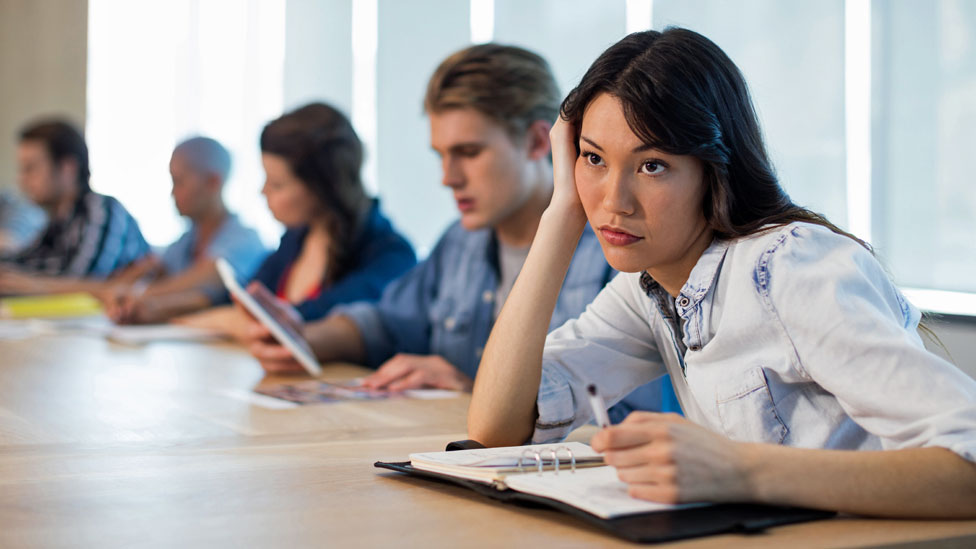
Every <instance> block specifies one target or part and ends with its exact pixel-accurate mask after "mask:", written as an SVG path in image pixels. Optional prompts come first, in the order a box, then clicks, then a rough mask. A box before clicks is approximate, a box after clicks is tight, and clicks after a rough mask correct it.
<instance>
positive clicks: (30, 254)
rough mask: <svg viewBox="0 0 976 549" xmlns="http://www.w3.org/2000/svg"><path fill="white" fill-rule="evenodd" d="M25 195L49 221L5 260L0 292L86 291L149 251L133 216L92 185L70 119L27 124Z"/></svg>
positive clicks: (22, 156) (20, 159)
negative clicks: (90, 284) (24, 247)
mask: <svg viewBox="0 0 976 549" xmlns="http://www.w3.org/2000/svg"><path fill="white" fill-rule="evenodd" d="M17 163H18V168H19V177H18V179H19V183H20V187H21V190H22V191H23V193H24V195H25V196H27V197H28V198H30V199H31V200H32V201H33V202H34V203H35V204H37V205H38V206H40V207H41V208H42V209H44V210H45V211H46V212H47V214H48V220H49V221H48V225H47V227H46V228H45V229H44V231H43V232H42V233H41V235H40V236H39V237H38V238H37V239H36V240H35V241H34V242H33V243H32V244H31V245H29V246H28V247H27V248H26V249H24V250H22V251H21V252H20V253H18V254H17V255H15V256H14V257H13V258H12V259H11V260H10V261H8V262H7V263H5V264H4V266H3V267H2V268H0V294H33V293H51V292H68V291H84V290H88V289H89V288H88V287H87V285H88V284H89V283H90V281H93V280H95V281H97V280H103V279H105V278H107V277H108V276H110V275H111V274H112V273H114V272H116V271H118V270H120V269H123V268H125V267H127V266H128V265H129V264H131V263H132V262H133V261H136V260H138V259H140V258H142V257H143V256H145V255H146V254H147V253H149V245H148V244H147V243H146V240H145V239H144V238H143V236H142V233H141V232H140V231H139V226H138V224H137V223H136V221H135V219H133V218H132V216H131V215H130V214H129V212H128V211H126V209H125V208H124V207H123V206H122V204H120V203H119V201H118V200H116V199H114V198H112V197H110V196H105V195H101V194H98V193H95V192H93V191H92V190H91V188H90V187H89V185H88V180H89V175H90V172H89V169H88V147H87V145H86V144H85V140H84V138H83V137H82V136H81V133H79V132H78V130H76V129H75V128H74V127H73V126H72V125H70V124H68V123H66V122H63V121H60V120H52V121H43V122H39V123H36V124H32V125H30V126H28V127H26V128H25V129H24V130H23V131H21V134H20V144H19V146H18V148H17Z"/></svg>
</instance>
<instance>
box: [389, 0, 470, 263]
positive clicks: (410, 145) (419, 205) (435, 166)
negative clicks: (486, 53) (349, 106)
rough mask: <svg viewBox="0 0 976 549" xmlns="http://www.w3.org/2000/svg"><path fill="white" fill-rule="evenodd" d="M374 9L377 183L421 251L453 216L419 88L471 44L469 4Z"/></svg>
mask: <svg viewBox="0 0 976 549" xmlns="http://www.w3.org/2000/svg"><path fill="white" fill-rule="evenodd" d="M378 7H379V10H378V14H379V21H378V26H377V33H378V43H377V59H376V78H377V79H376V102H377V112H376V120H377V136H378V139H377V144H378V147H377V151H375V154H376V155H377V162H378V169H377V184H378V187H379V193H380V196H381V197H382V198H383V200H384V202H383V207H384V209H385V210H386V211H387V212H388V213H389V214H390V215H391V216H392V217H393V220H394V222H395V223H396V224H397V226H398V227H399V228H400V229H401V230H403V231H404V232H405V233H406V235H407V236H408V237H409V238H410V240H411V241H412V242H414V244H415V245H416V246H417V247H418V251H419V252H420V253H422V254H423V253H425V252H427V251H429V250H428V249H427V248H429V247H430V246H432V245H433V243H434V242H435V241H436V240H437V237H438V236H440V234H441V233H442V232H443V231H444V228H445V227H446V226H447V225H448V224H449V223H450V222H451V221H453V220H454V219H457V217H458V216H457V209H456V207H455V205H454V201H453V200H452V199H451V195H450V193H449V192H448V191H447V190H446V189H444V188H443V187H442V186H441V170H440V164H439V161H438V159H437V156H436V155H435V154H434V153H433V151H431V149H430V129H429V127H428V123H427V118H426V116H425V115H424V113H423V99H424V91H425V90H426V87H427V80H428V79H429V78H430V75H431V74H432V73H433V72H434V69H436V68H437V65H438V64H440V62H441V61H442V60H443V59H444V58H445V57H447V55H448V54H450V53H452V52H454V51H455V50H459V49H461V48H463V47H466V46H468V45H469V44H470V35H471V31H470V24H469V15H468V14H469V4H468V2H459V1H457V0H414V1H410V2H403V1H400V0H379V6H378Z"/></svg>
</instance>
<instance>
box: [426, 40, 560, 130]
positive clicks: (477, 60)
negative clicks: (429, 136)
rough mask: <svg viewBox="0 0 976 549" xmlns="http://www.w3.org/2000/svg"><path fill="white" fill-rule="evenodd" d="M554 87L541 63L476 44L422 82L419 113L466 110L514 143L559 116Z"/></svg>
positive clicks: (510, 49)
mask: <svg viewBox="0 0 976 549" xmlns="http://www.w3.org/2000/svg"><path fill="white" fill-rule="evenodd" d="M560 99H561V98H560V95H559V87H558V86H557V85H556V79H555V78H554V77H553V75H552V70H551V69H550V68H549V64H548V63H546V60H545V59H543V58H542V57H540V56H539V55H537V54H535V53H533V52H531V51H528V50H526V49H523V48H519V47H516V46H504V45H501V44H479V45H476V46H471V47H469V48H465V49H463V50H461V51H458V52H455V53H453V54H451V55H450V56H449V57H448V58H447V59H445V60H444V61H443V62H441V64H440V66H438V67H437V70H435V71H434V74H433V75H432V76H431V77H430V81H429V82H428V83H427V93H426V94H425V96H424V111H425V112H426V113H428V114H431V113H438V112H443V111H446V110H450V109H461V108H472V109H475V110H477V111H478V112H480V113H481V114H484V115H485V116H487V117H488V118H491V119H492V120H494V121H495V122H498V123H499V124H501V125H502V126H503V127H504V128H506V129H507V130H508V132H509V133H510V134H511V135H512V137H515V138H518V137H520V136H521V135H522V134H524V133H525V131H526V130H527V129H528V127H529V125H530V124H532V123H533V122H535V121H536V120H545V121H547V122H553V121H555V120H556V116H557V115H558V114H559V102H560Z"/></svg>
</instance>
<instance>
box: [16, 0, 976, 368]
mask: <svg viewBox="0 0 976 549" xmlns="http://www.w3.org/2000/svg"><path fill="white" fill-rule="evenodd" d="M668 25H679V26H684V27H688V28H691V29H694V30H696V31H698V32H701V33H703V34H705V35H706V36H708V37H709V38H711V39H712V40H714V41H715V42H716V43H717V44H718V45H719V46H721V47H722V48H723V49H724V50H725V51H726V52H727V53H728V54H729V55H730V56H731V57H732V59H733V60H734V61H735V62H736V63H737V64H738V65H739V67H740V68H741V69H742V71H743V72H744V73H745V76H746V79H747V81H748V82H749V84H750V86H751V91H752V94H753V98H754V101H755V103H756V106H757V108H758V111H759V115H760V118H761V121H762V124H763V127H764V130H765V133H766V138H767V144H768V146H769V149H770V151H771V154H772V157H773V160H774V162H775V165H776V167H777V169H778V172H779V176H780V179H781V181H782V183H783V186H784V187H785V188H786V190H787V191H788V192H789V193H790V195H791V196H792V197H793V199H794V201H795V202H797V203H799V204H801V205H804V206H806V207H809V208H811V209H813V210H816V211H818V212H821V213H824V214H826V215H827V216H828V217H829V218H830V219H831V220H833V221H834V222H836V223H837V224H839V225H840V226H842V227H845V228H847V229H848V230H850V231H852V232H854V233H855V234H856V235H858V236H859V237H861V238H863V239H865V240H868V241H869V242H871V243H872V244H873V245H874V246H875V248H876V250H877V252H878V254H879V256H880V257H881V259H882V260H883V262H884V263H885V265H886V266H887V267H888V268H889V270H890V272H891V273H892V275H893V276H894V278H895V280H896V282H897V283H898V284H899V285H900V286H901V287H902V288H903V289H905V291H906V293H907V294H908V295H909V297H910V298H911V299H912V300H913V301H914V302H915V303H916V304H917V305H919V306H920V307H922V308H923V309H926V310H929V311H933V312H938V313H943V314H944V316H942V317H941V318H940V319H937V320H936V322H935V323H934V326H935V327H936V330H937V332H938V333H939V334H940V336H941V337H942V338H943V341H944V342H945V343H946V345H947V346H948V347H949V350H950V351H951V353H952V358H954V359H955V361H956V362H957V363H959V364H960V365H962V366H964V367H965V368H967V369H968V370H969V371H970V372H971V373H973V372H976V320H974V318H976V176H974V174H973V170H972V169H971V167H970V166H971V165H970V163H969V161H970V159H971V157H970V155H976V0H933V1H915V0H874V1H871V0H789V1H784V0H736V1H723V0H653V1H652V0H604V1H600V2H594V1H587V0H88V1H87V2H86V1H84V0H0V82H2V84H0V86H2V90H3V91H2V101H0V186H13V185H15V184H16V166H15V162H14V152H15V145H16V132H17V130H18V128H20V126H22V125H23V124H24V123H25V122H27V121H28V120H30V119H33V118H36V117H38V116H42V115H55V114H56V115H64V116H67V117H68V118H69V119H71V120H73V121H75V122H76V123H78V124H79V125H82V126H83V127H84V128H85V132H86V137H87V139H88V144H89V148H90V151H91V165H92V180H91V182H92V187H93V188H94V189H95V190H97V191H99V192H103V193H106V194H110V195H114V196H115V197H117V198H118V199H119V200H121V201H122V202H123V204H124V205H125V206H126V207H127V208H128V209H129V211H131V212H132V213H133V215H134V216H135V217H136V219H138V221H139V223H140V226H141V227H142V230H143V233H144V234H145V235H146V237H147V239H148V240H149V241H150V243H152V244H154V245H163V244H167V243H169V242H171V241H172V240H174V239H175V238H176V237H177V236H178V235H179V234H180V233H181V231H182V230H183V226H182V221H181V220H180V218H179V216H178V214H177V212H176V210H175V207H174V206H173V205H172V201H171V200H170V198H169V192H170V186H171V181H170V178H169V173H168V162H169V157H170V153H171V152H172V148H173V146H174V145H175V144H176V143H177V142H178V141H180V140H181V139H183V138H185V137H187V136H190V135H195V134H205V135H208V136H211V137H214V138H216V139H218V140H219V141H221V142H223V143H224V144H225V145H226V146H227V147H228V148H229V149H230V150H231V152H232V154H233V158H234V169H233V173H232V174H231V178H230V182H229V185H228V187H227V189H226V191H225V197H226V199H227V202H228V204H229V205H230V207H231V208H233V209H234V210H236V211H237V212H238V213H239V214H240V215H241V216H242V217H244V218H246V219H248V220H249V222H250V223H251V224H253V225H256V226H257V227H258V228H259V229H260V232H261V235H262V238H264V239H265V240H266V241H267V243H268V244H275V243H276V242H277V238H278V237H279V236H280V233H281V228H280V226H279V225H277V224H276V223H275V222H274V220H273V219H272V218H271V216H270V214H269V213H268V211H267V207H266V205H265V202H264V199H263V198H262V197H261V196H260V194H259V190H260V187H261V185H262V183H263V177H264V175H263V172H262V170H261V167H260V155H259V151H258V145H257V138H258V134H259V132H260V130H261V128H262V126H263V125H264V124H265V123H266V122H267V121H269V120H270V119H272V118H274V117H276V116H278V115H279V114H281V112H282V111H283V110H287V109H291V108H293V107H296V106H299V105H301V104H304V103H306V102H309V101H311V100H325V101H327V102H330V103H332V104H334V105H336V106H338V107H339V108H341V109H343V110H345V111H346V112H347V113H350V115H351V117H352V120H353V123H354V125H355V126H356V129H357V131H358V132H359V134H360V136H361V137H362V138H363V140H364V142H365V144H366V147H367V166H366V171H365V180H366V183H367V185H368V188H369V189H371V190H372V191H373V192H374V193H375V194H376V195H377V196H379V197H380V198H381V199H382V201H383V206H384V209H385V210H386V211H387V212H388V213H389V214H390V216H391V217H392V219H393V221H394V222H395V223H396V224H397V225H398V226H399V227H400V228H401V229H402V230H403V231H404V232H405V233H406V234H407V235H408V236H409V237H410V238H411V239H412V240H413V241H414V243H415V244H416V246H417V248H418V250H419V251H420V253H421V254H422V255H423V254H425V253H426V252H427V251H428V250H429V248H430V246H431V245H432V244H433V242H434V241H435V240H436V238H437V236H438V235H439V234H440V232H441V231H442V230H443V229H444V228H445V227H446V226H447V225H448V223H450V222H451V221H452V220H453V219H455V218H456V212H455V208H454V204H453V202H452V200H451V198H450V195H449V193H447V192H445V191H444V190H443V189H442V188H441V186H440V170H439V164H438V160H437V157H436V155H435V154H434V153H433V152H432V151H431V150H430V147H429V141H428V137H429V132H428V128H427V122H426V119H425V117H424V115H423V112H422V108H421V100H422V97H423V92H424V86H425V84H426V81H427V78H428V77H429V75H430V73H431V72H432V71H433V69H434V68H435V67H436V65H437V64H438V63H439V61H440V60H441V59H442V58H443V57H445V56H446V55H447V54H449V53H451V52H452V51H454V50H456V49H459V48H461V47H464V46H466V45H468V44H470V43H475V42H485V41H490V40H494V41H499V42H504V43H512V44H518V45H521V46H525V47H528V48H530V49H533V50H535V51H537V52H538V53H540V54H542V55H543V56H544V57H546V58H547V59H548V60H549V62H550V63H551V64H552V66H553V69H554V71H555V73H556V76H557V78H558V80H559V83H560V86H561V88H562V91H563V92H564V93H565V92H568V91H569V90H570V89H571V88H572V86H573V84H574V83H575V82H576V81H577V80H578V79H579V77H580V76H581V75H582V74H583V72H584V71H585V70H586V68H587V66H588V65H589V64H590V63H591V62H592V61H593V60H594V59H595V58H596V57H597V55H599V53H600V52H601V51H603V49H605V48H606V47H607V46H609V45H610V44H612V43H613V42H615V41H617V40H618V39H620V38H621V37H622V36H624V35H625V34H626V33H628V32H633V31H636V30H644V29H647V28H655V29H662V28H664V27H666V26H668Z"/></svg>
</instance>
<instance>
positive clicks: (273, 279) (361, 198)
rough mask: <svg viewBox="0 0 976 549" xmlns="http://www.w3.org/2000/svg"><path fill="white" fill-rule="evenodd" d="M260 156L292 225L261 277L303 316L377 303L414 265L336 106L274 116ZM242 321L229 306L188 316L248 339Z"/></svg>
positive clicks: (270, 195) (273, 196) (269, 186)
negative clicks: (370, 190)
mask: <svg viewBox="0 0 976 549" xmlns="http://www.w3.org/2000/svg"><path fill="white" fill-rule="evenodd" d="M261 162H262V164H263V165H264V171H265V174H266V180H265V184H264V188H263V189H262V191H261V192H262V193H263V194H264V196H265V198H266V199H267V201H268V208H270V210H271V213H272V214H273V215H274V216H275V218H276V219H277V220H278V221H280V222H281V223H283V224H284V225H285V228H286V231H285V234H284V235H283V236H282V237H281V243H280V244H279V246H278V249H277V251H275V252H274V253H272V254H271V256H269V257H268V258H267V259H266V260H265V261H264V263H263V264H262V265H261V267H260V268H259V269H258V272H257V274H255V275H254V278H253V280H254V281H256V282H260V283H261V285H263V286H264V287H265V288H267V289H268V290H270V291H271V292H272V293H274V294H275V295H276V296H277V297H278V298H279V299H281V300H282V301H285V302H287V303H289V304H291V305H293V306H294V309H295V310H296V311H297V313H298V314H299V315H300V316H301V317H302V320H306V321H311V320H316V319H319V318H321V317H323V316H325V315H326V314H327V313H328V312H329V311H330V310H331V309H332V307H333V306H335V305H337V304H340V303H351V302H357V301H370V300H375V299H377V298H379V296H380V293H381V292H382V291H383V288H384V287H385V286H386V284H387V283H389V282H390V281H391V280H394V279H396V278H397V277H399V276H400V275H401V274H403V273H404V272H406V271H407V270H408V269H410V268H411V267H413V265H414V264H415V263H416V257H415V256H414V252H413V248H412V247H411V246H410V244H409V243H408V242H407V240H406V239H405V238H403V237H402V236H401V235H400V234H399V233H398V232H396V231H395V230H394V229H393V227H392V226H391V224H390V222H389V221H388V220H387V219H386V217H384V216H383V214H382V213H381V212H380V208H379V203H378V201H377V200H375V199H372V198H370V197H369V196H368V195H367V194H366V191H365V189H363V185H362V180H361V179H360V168H361V167H362V163H363V147H362V143H361V142H360V140H359V137H358V136H357V135H356V132H355V130H354V129H353V127H352V124H350V123H349V120H348V119H347V118H346V117H345V115H343V114H342V113H341V112H339V111H338V110H336V109H334V108H333V107H331V106H329V105H326V104H324V103H312V104H309V105H305V106H304V107H301V108H298V109H296V110H294V111H291V112H288V113H285V114H284V115H282V116H281V117H279V118H277V119H275V120H272V121H271V122H269V123H268V125H267V126H265V128H264V131H262V132H261ZM251 289H252V291H263V289H262V288H261V287H260V286H258V285H252V287H251ZM244 318H245V317H244V313H243V311H240V310H237V309H234V308H232V307H225V308H219V309H216V310H211V311H207V312H204V313H201V314H198V315H194V316H192V317H185V318H184V319H182V322H184V323H188V324H191V325H197V326H202V327H208V328H212V329H217V330H221V331H225V332H228V333H230V334H231V335H235V336H239V337H242V336H243V335H244V334H243V330H244V329H246V328H247V327H248V326H249V324H248V323H246V322H244V321H243V320H244Z"/></svg>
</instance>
